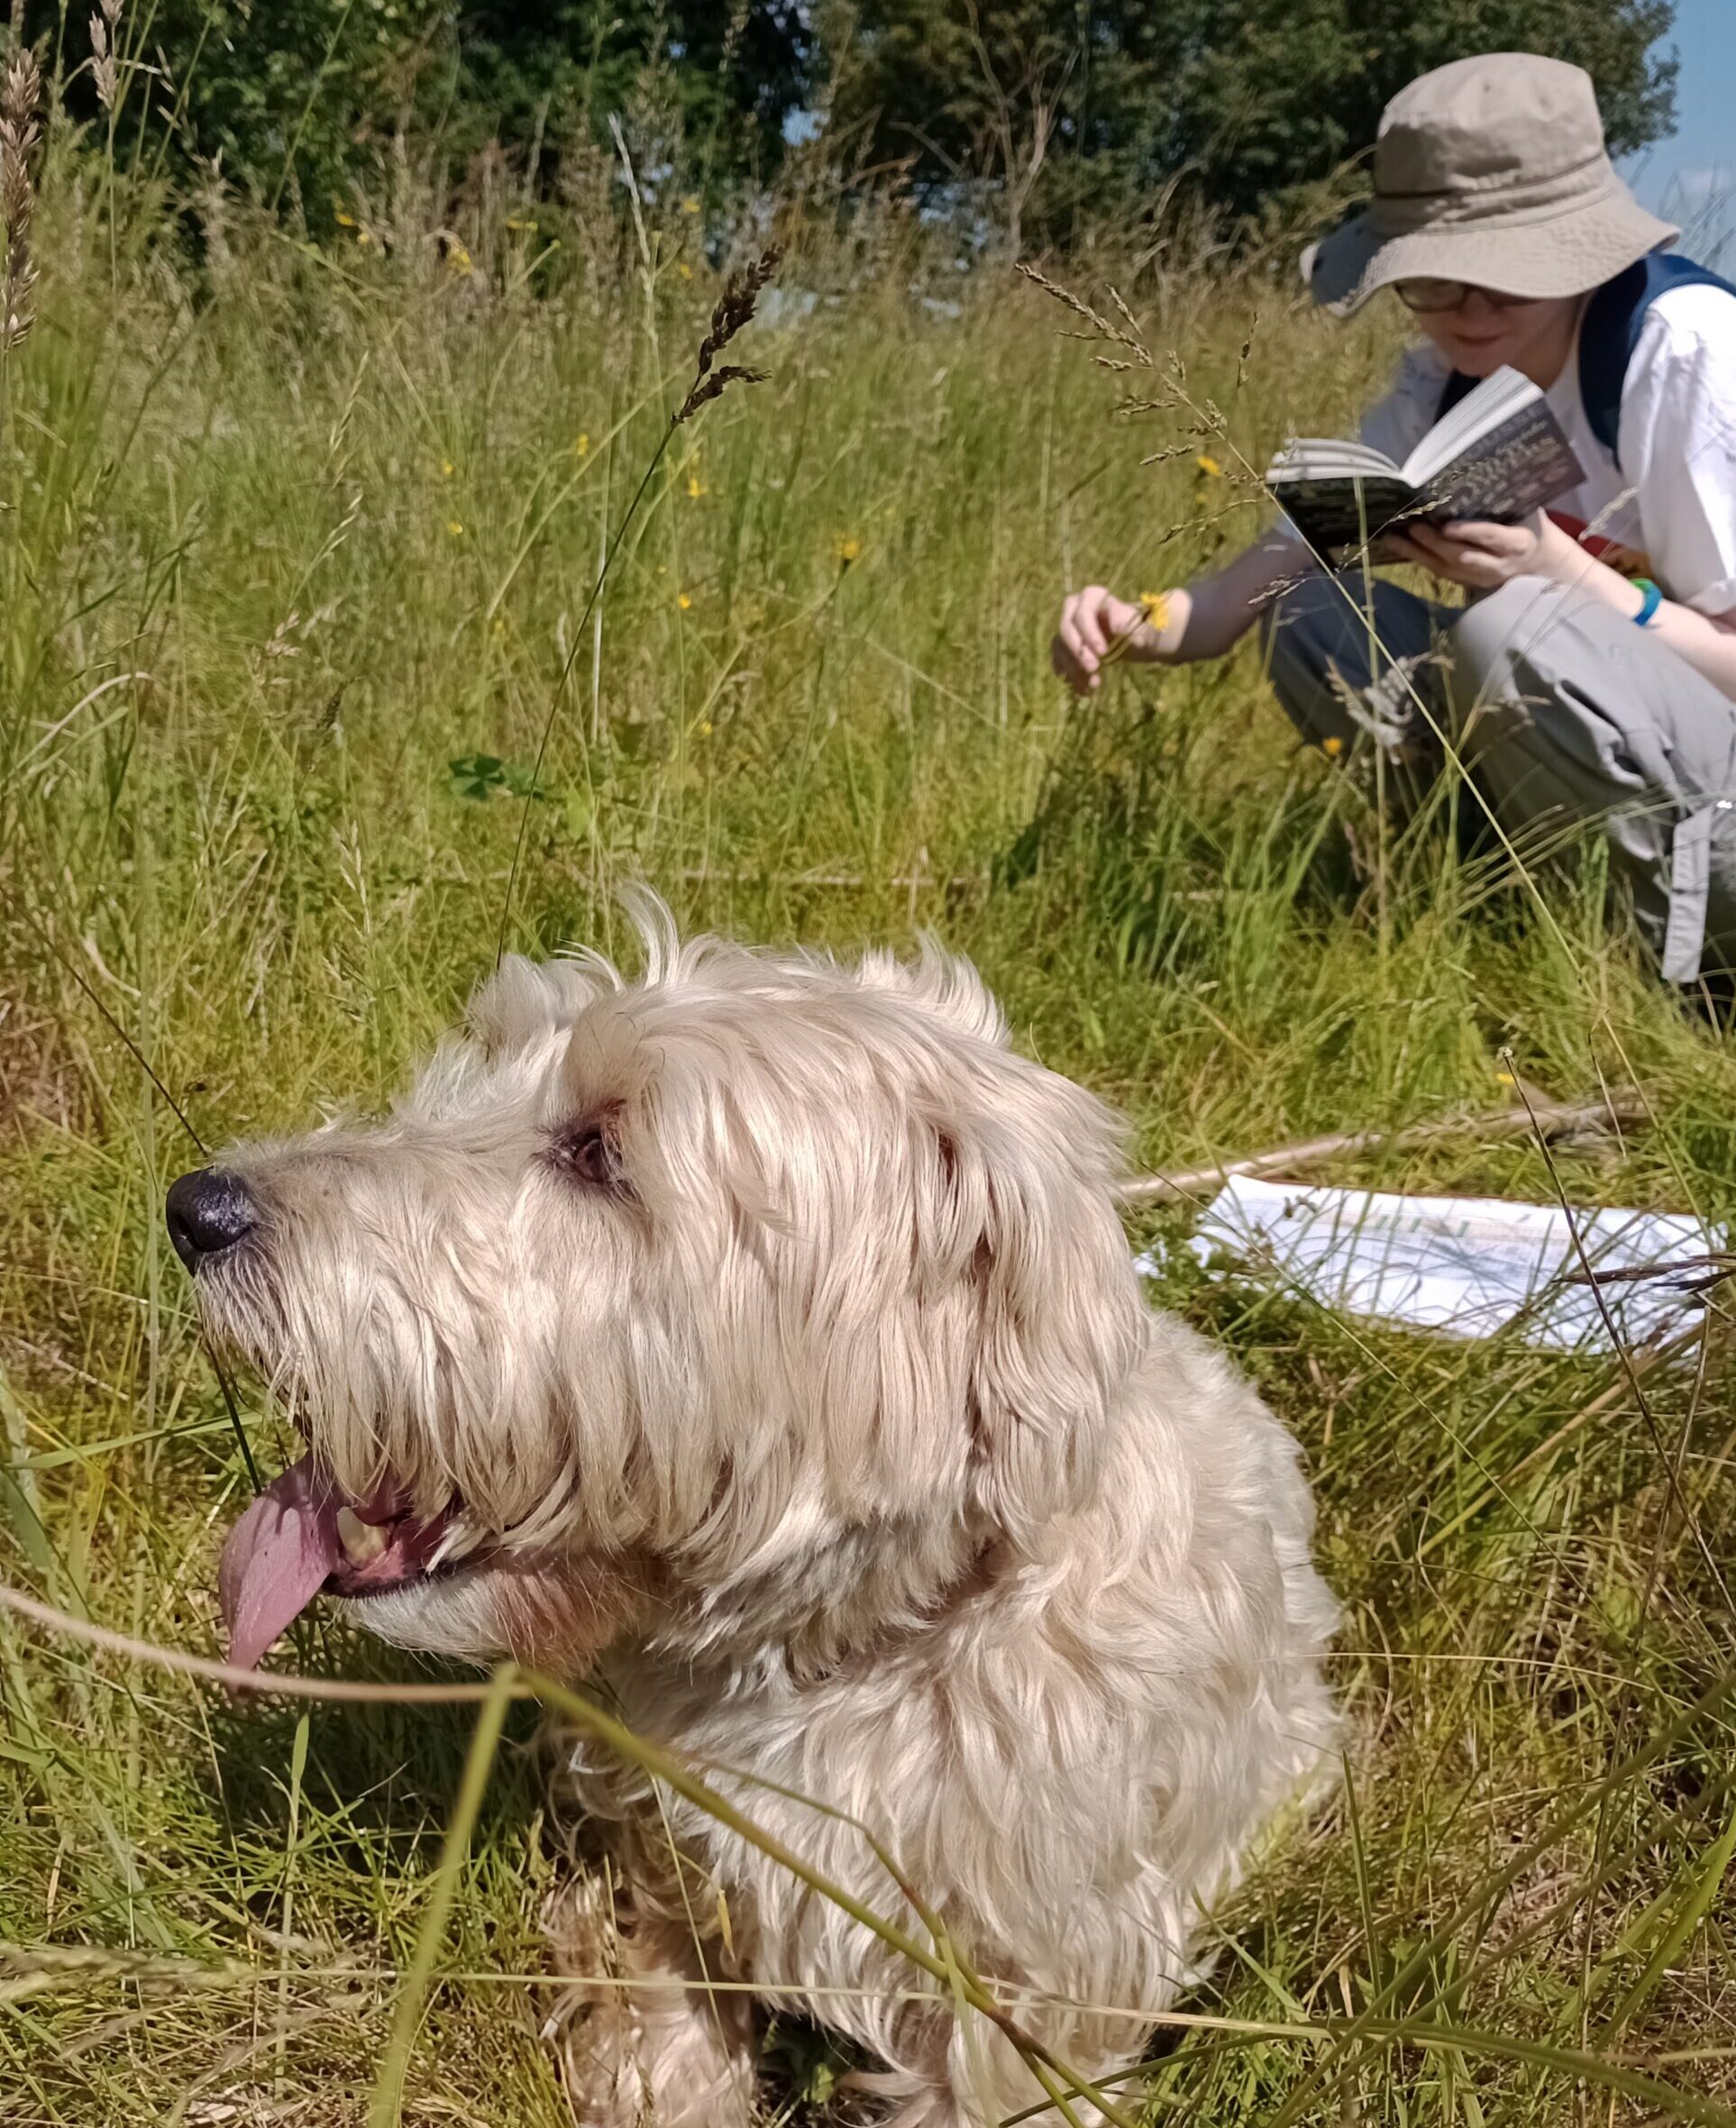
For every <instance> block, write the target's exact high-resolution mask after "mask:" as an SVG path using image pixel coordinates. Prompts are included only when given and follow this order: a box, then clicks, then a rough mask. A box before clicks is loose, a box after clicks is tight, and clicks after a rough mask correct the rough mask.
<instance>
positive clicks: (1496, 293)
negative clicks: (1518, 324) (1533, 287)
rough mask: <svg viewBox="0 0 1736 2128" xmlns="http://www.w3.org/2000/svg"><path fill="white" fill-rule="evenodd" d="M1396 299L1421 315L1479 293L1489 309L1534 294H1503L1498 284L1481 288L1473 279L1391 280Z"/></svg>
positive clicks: (1510, 306)
mask: <svg viewBox="0 0 1736 2128" xmlns="http://www.w3.org/2000/svg"><path fill="white" fill-rule="evenodd" d="M1393 288H1395V289H1396V290H1397V291H1398V299H1399V301H1400V302H1401V303H1402V304H1403V306H1404V307H1405V308H1406V310H1414V311H1418V312H1420V313H1422V314H1424V315H1428V314H1429V313H1431V312H1434V311H1442V310H1457V309H1458V308H1459V307H1460V306H1461V305H1462V304H1463V303H1464V302H1465V301H1466V297H1470V296H1481V297H1482V298H1483V300H1484V301H1485V303H1486V304H1487V305H1488V306H1489V307H1490V308H1491V309H1492V310H1516V309H1519V308H1521V306H1523V305H1525V304H1527V303H1535V302H1537V300H1538V298H1537V297H1535V296H1506V295H1503V293H1502V292H1501V290H1500V289H1499V288H1478V287H1477V285H1476V282H1475V281H1439V280H1430V279H1426V278H1425V279H1414V280H1403V281H1394V282H1393Z"/></svg>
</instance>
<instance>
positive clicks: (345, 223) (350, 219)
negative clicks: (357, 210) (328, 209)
mask: <svg viewBox="0 0 1736 2128" xmlns="http://www.w3.org/2000/svg"><path fill="white" fill-rule="evenodd" d="M333 211H334V213H335V214H336V215H337V225H338V227H339V228H340V229H353V228H354V227H355V225H356V218H355V216H354V215H346V214H345V213H344V211H343V208H342V207H338V208H335V209H334V210H333Z"/></svg>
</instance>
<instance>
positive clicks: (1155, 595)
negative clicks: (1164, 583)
mask: <svg viewBox="0 0 1736 2128" xmlns="http://www.w3.org/2000/svg"><path fill="white" fill-rule="evenodd" d="M1139 604H1140V605H1141V606H1142V607H1144V609H1145V616H1146V626H1147V627H1148V628H1149V629H1150V630H1151V632H1152V634H1153V635H1162V634H1163V632H1164V630H1165V628H1166V627H1168V626H1169V593H1168V592H1167V591H1141V592H1140V594H1139Z"/></svg>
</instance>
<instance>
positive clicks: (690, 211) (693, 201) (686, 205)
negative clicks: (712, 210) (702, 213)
mask: <svg viewBox="0 0 1736 2128" xmlns="http://www.w3.org/2000/svg"><path fill="white" fill-rule="evenodd" d="M681 212H682V214H684V215H697V214H698V213H699V200H698V199H697V198H696V197H695V196H694V195H693V194H692V193H689V194H688V196H687V197H686V198H685V199H684V200H683V201H682V202H681Z"/></svg>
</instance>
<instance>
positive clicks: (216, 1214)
mask: <svg viewBox="0 0 1736 2128" xmlns="http://www.w3.org/2000/svg"><path fill="white" fill-rule="evenodd" d="M163 1219H164V1220H165V1221H166V1222H167V1224H168V1227H169V1239H170V1240H171V1241H172V1242H173V1243H174V1244H175V1254H176V1255H177V1256H178V1257H179V1258H180V1259H181V1261H182V1263H183V1264H185V1265H187V1269H188V1270H189V1271H196V1270H197V1269H198V1267H199V1265H200V1264H201V1263H202V1262H203V1261H204V1260H205V1258H206V1256H215V1255H217V1253H218V1252H219V1250H222V1249H225V1248H232V1247H233V1246H234V1244H235V1243H236V1242H238V1241H239V1240H240V1239H241V1238H242V1236H243V1235H244V1234H250V1233H251V1231H252V1229H253V1228H254V1227H256V1226H257V1225H258V1223H259V1212H258V1210H257V1208H256V1207H255V1205H254V1203H253V1200H252V1198H251V1196H250V1195H249V1194H248V1190H247V1184H246V1183H243V1182H242V1179H241V1178H240V1176H239V1175H233V1174H224V1171H223V1169H222V1168H220V1167H198V1168H195V1169H194V1171H193V1173H192V1174H184V1175H182V1176H181V1177H180V1179H179V1180H178V1182H173V1183H170V1184H169V1195H168V1196H167V1197H166V1198H165V1199H164V1200H163Z"/></svg>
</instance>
